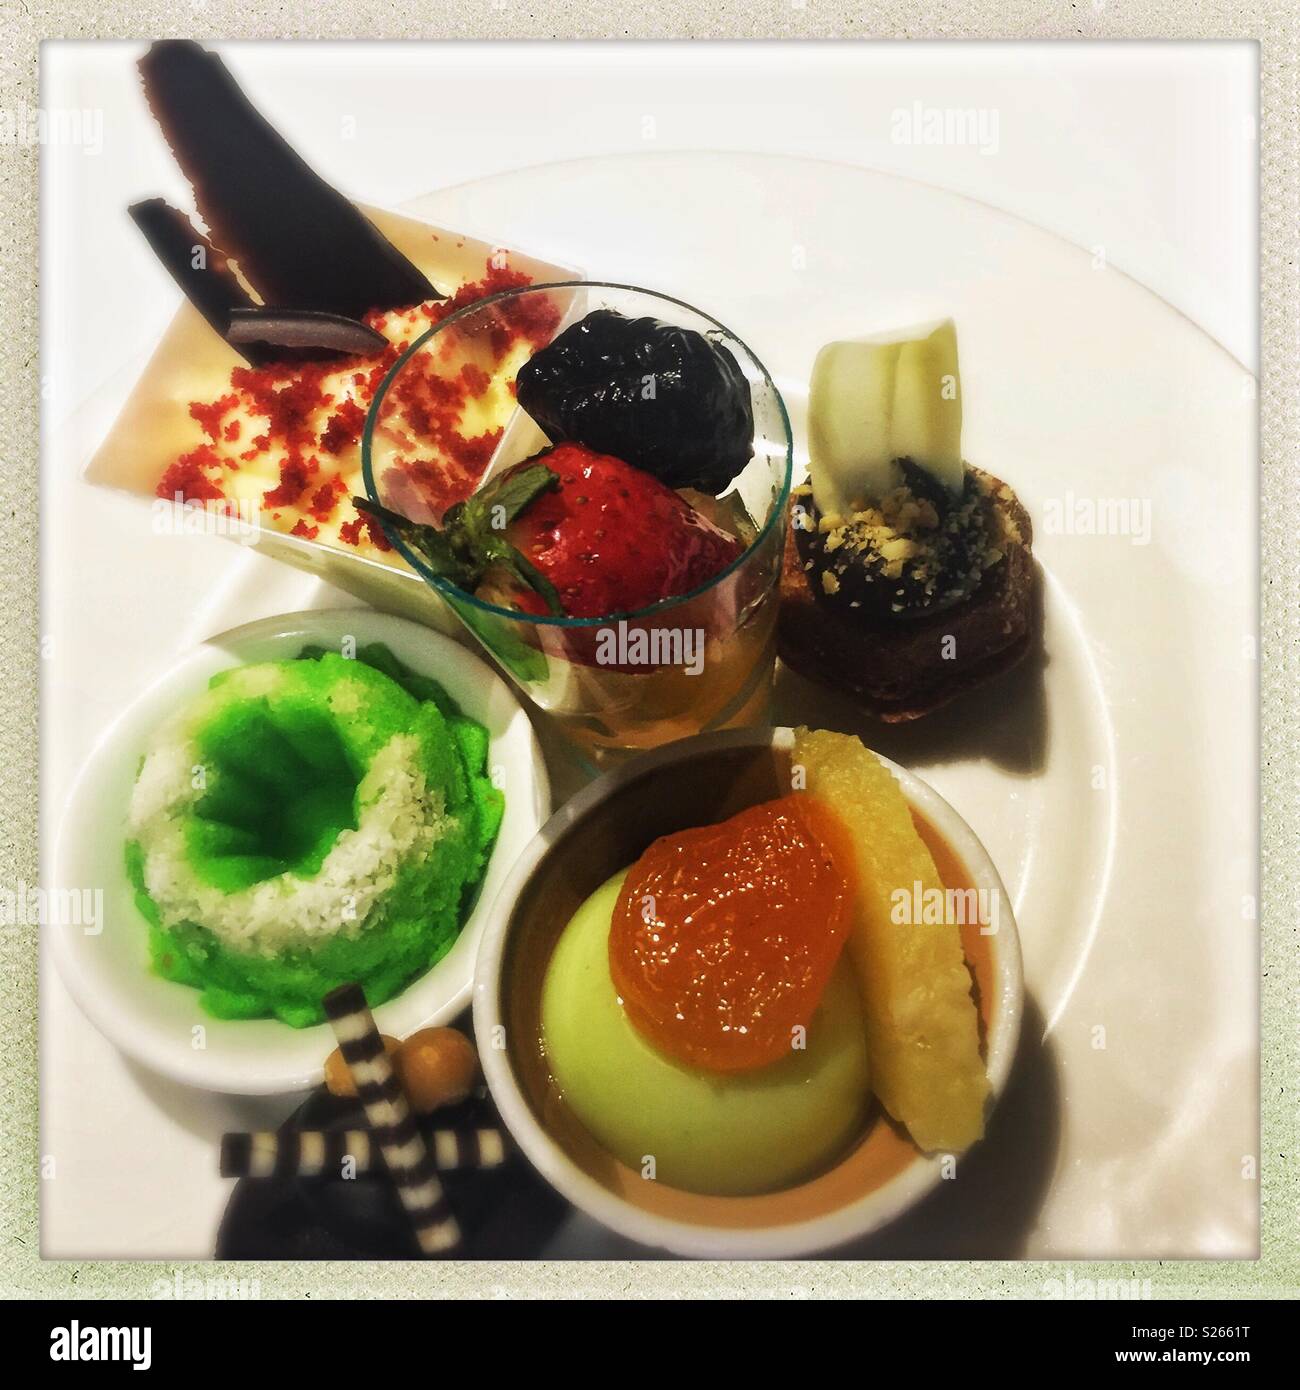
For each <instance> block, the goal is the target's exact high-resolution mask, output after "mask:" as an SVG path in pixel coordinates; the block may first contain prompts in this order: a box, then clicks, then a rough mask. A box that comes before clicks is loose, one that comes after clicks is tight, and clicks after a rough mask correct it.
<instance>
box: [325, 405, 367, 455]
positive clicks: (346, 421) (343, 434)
mask: <svg viewBox="0 0 1300 1390" xmlns="http://www.w3.org/2000/svg"><path fill="white" fill-rule="evenodd" d="M365 423H366V412H365V411H364V410H362V408H361V407H360V406H359V405H358V404H357V403H356V401H344V402H343V403H342V405H340V406H339V408H338V409H337V410H336V411H335V412H334V414H333V415H331V416H330V422H329V424H328V425H326V426H325V433H324V434H322V435H321V437H320V446H321V448H322V449H324V450H325V452H326V453H327V454H337V453H338V452H339V451H340V450H341V449H343V448H344V447H345V446H347V445H349V444H355V443H356V442H357V440H358V439H360V438H361V427H362V426H363V425H364V424H365Z"/></svg>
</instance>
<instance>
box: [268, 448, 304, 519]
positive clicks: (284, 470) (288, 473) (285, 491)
mask: <svg viewBox="0 0 1300 1390" xmlns="http://www.w3.org/2000/svg"><path fill="white" fill-rule="evenodd" d="M316 468H317V463H316V460H315V458H309V459H305V458H303V457H302V455H301V454H290V455H289V457H288V458H286V459H285V461H284V462H283V463H282V464H281V465H280V482H279V484H278V485H277V486H276V487H273V488H272V489H271V490H270V491H269V492H264V493H263V494H262V501H263V502H264V503H265V504H266V505H267V506H268V507H288V506H292V504H293V503H295V502H296V501H297V500H298V499H299V498H300V497H301V496H302V495H303V493H304V492H306V491H307V488H308V487H309V486H310V484H311V475H312V474H313V473H314V472H315V471H316Z"/></svg>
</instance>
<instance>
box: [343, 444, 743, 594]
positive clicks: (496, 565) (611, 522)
mask: <svg viewBox="0 0 1300 1390" xmlns="http://www.w3.org/2000/svg"><path fill="white" fill-rule="evenodd" d="M357 505H358V506H359V507H362V509H363V510H366V511H370V512H372V513H375V514H378V515H382V517H383V519H384V520H386V521H387V522H388V523H389V525H390V526H392V527H393V528H394V529H396V530H397V532H398V534H399V536H400V537H401V538H402V539H403V540H404V541H406V542H407V543H408V544H410V545H412V546H414V547H415V548H416V549H418V550H419V551H420V552H421V554H422V555H424V556H425V558H426V559H427V560H428V561H429V563H430V564H431V565H432V566H433V568H434V569H435V570H436V571H437V572H438V573H439V574H441V575H443V576H445V577H446V578H448V579H450V580H451V581H452V582H453V583H454V584H456V585H458V586H459V587H460V588H462V589H467V590H470V591H473V590H474V589H477V588H478V587H479V586H480V585H484V586H485V587H487V588H488V589H489V591H490V592H492V593H493V595H494V596H496V595H497V594H499V593H501V592H502V590H504V593H505V596H508V598H509V600H510V601H511V602H512V603H513V605H514V606H515V607H517V608H520V609H522V610H523V611H525V612H531V613H546V612H551V613H557V614H558V613H563V614H566V615H568V616H569V617H573V618H603V617H612V616H614V615H617V614H620V613H629V612H633V611H634V610H636V609H640V608H646V607H648V606H649V605H650V604H652V603H657V602H659V601H660V600H661V599H666V598H674V597H676V596H677V595H679V594H685V593H689V592H690V591H691V590H692V589H695V588H698V587H699V586H700V585H701V584H704V583H706V582H707V581H708V580H709V579H711V578H712V577H713V576H714V575H715V574H717V573H718V572H719V571H720V570H723V569H725V568H726V566H727V565H729V564H730V563H731V562H732V561H733V560H734V559H735V558H736V556H737V555H739V554H740V551H741V543H740V542H739V541H738V540H737V539H736V538H735V537H734V536H729V535H728V534H727V533H726V532H725V531H722V530H720V529H719V528H718V527H716V526H714V525H713V523H712V522H710V521H708V520H706V519H705V518H704V517H703V516H701V515H700V513H699V512H697V511H696V510H695V509H694V508H693V507H691V506H690V505H689V504H688V503H687V502H686V501H684V500H683V499H682V498H681V497H679V496H678V494H677V493H675V492H674V491H673V490H672V489H671V488H670V487H666V486H665V485H664V484H663V483H661V482H660V481H659V480H658V479H657V478H655V477H653V476H651V475H650V474H649V473H644V472H642V471H641V470H640V469H639V468H633V467H632V466H631V465H630V464H627V463H624V462H623V461H622V460H621V459H616V458H613V457H612V456H611V455H609V454H598V453H595V452H593V451H592V450H591V449H588V448H585V447H584V446H583V445H581V444H559V445H556V447H555V448H553V449H548V450H546V451H544V452H543V453H540V454H538V455H536V456H535V457H533V458H531V459H527V460H525V462H523V463H519V464H516V465H515V466H514V467H513V468H511V469H508V470H507V471H506V472H504V473H502V474H501V475H500V476H499V477H497V478H495V479H493V480H492V481H491V482H490V483H489V484H488V485H487V486H486V487H484V488H483V489H482V490H481V491H480V492H477V493H475V494H474V495H473V496H472V497H470V498H468V499H467V500H466V501H465V502H462V503H460V504H459V505H458V506H456V507H453V508H452V509H451V510H450V511H449V512H448V513H447V515H446V516H445V517H444V518H443V525H442V527H441V528H440V529H439V528H435V527H431V526H420V525H417V524H416V523H414V522H411V521H408V520H407V519H406V518H404V517H397V516H395V515H394V514H393V513H391V512H385V511H384V510H383V509H382V508H377V507H375V506H374V505H373V504H372V503H369V502H364V503H363V502H360V501H359V502H358V504H357Z"/></svg>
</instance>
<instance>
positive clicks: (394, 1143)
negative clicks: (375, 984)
mask: <svg viewBox="0 0 1300 1390" xmlns="http://www.w3.org/2000/svg"><path fill="white" fill-rule="evenodd" d="M322 1002H323V1005H324V1009H325V1016H326V1017H327V1018H328V1019H329V1021H330V1027H331V1028H333V1029H334V1036H335V1037H336V1038H337V1039H338V1043H339V1051H340V1052H341V1053H342V1054H343V1060H344V1061H345V1062H346V1063H347V1066H348V1071H349V1072H350V1073H351V1074H352V1081H353V1084H354V1085H355V1086H356V1088H357V1097H358V1099H359V1100H360V1101H361V1104H362V1107H363V1108H364V1109H365V1112H366V1120H367V1121H368V1122H369V1125H370V1134H371V1138H372V1139H373V1140H374V1141H375V1143H376V1144H378V1145H379V1147H380V1149H381V1150H382V1151H383V1155H384V1162H385V1164H387V1166H388V1172H389V1176H390V1177H391V1178H392V1180H393V1185H394V1187H396V1188H397V1195H398V1196H399V1197H400V1198H401V1199H402V1205H403V1207H405V1208H406V1214H407V1216H408V1217H409V1218H410V1221H411V1225H412V1227H413V1228H414V1231H415V1238H416V1240H417V1241H418V1243H419V1246H420V1249H421V1250H422V1251H423V1252H424V1253H425V1254H426V1255H445V1254H447V1253H448V1252H449V1251H451V1250H454V1249H455V1247H456V1246H457V1245H459V1244H460V1227H459V1226H458V1225H457V1224H456V1217H455V1216H454V1215H453V1213H452V1210H451V1207H450V1205H449V1204H448V1202H447V1194H446V1193H445V1192H444V1191H443V1190H442V1183H441V1182H439V1181H438V1172H437V1169H435V1168H434V1166H433V1156H432V1154H430V1152H429V1147H428V1145H427V1144H426V1143H425V1142H424V1136H423V1134H421V1133H420V1129H419V1126H418V1125H417V1124H416V1123H415V1120H414V1118H413V1117H412V1115H411V1107H410V1106H409V1105H408V1104H407V1100H406V1096H405V1094H404V1093H403V1091H402V1085H401V1082H400V1081H398V1079H397V1073H396V1072H395V1071H394V1070H393V1064H392V1061H391V1060H390V1058H389V1056H388V1053H387V1052H386V1051H385V1050H384V1040H383V1038H381V1037H380V1035H379V1029H378V1028H376V1027H375V1020H374V1018H373V1016H372V1015H371V1013H370V1007H369V1005H368V1004H367V1003H366V996H365V994H364V993H363V991H362V989H361V986H360V985H355V984H353V985H341V986H340V987H339V988H338V989H336V990H332V991H331V992H330V993H329V994H327V995H326V996H325V998H324V1000H323V1001H322Z"/></svg>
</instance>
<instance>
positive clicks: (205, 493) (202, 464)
mask: <svg viewBox="0 0 1300 1390" xmlns="http://www.w3.org/2000/svg"><path fill="white" fill-rule="evenodd" d="M220 467H221V458H220V456H219V455H218V454H217V451H216V450H215V449H214V448H213V447H212V445H211V444H200V445H199V447H198V448H197V449H192V450H191V451H190V452H189V453H188V454H182V455H181V456H180V458H178V459H177V460H176V462H175V463H173V464H172V465H171V467H170V468H169V469H168V470H167V471H166V472H165V473H164V474H163V475H162V481H161V482H160V483H159V484H158V489H157V492H158V496H159V497H176V496H177V495H179V496H180V497H181V498H182V499H183V500H184V501H186V502H215V501H218V500H219V499H221V498H224V497H225V495H226V494H225V493H224V492H222V490H221V488H220V487H219V486H218V485H217V484H216V483H214V482H213V481H212V479H211V478H209V477H208V475H207V474H206V473H205V472H204V469H206V468H220Z"/></svg>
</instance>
